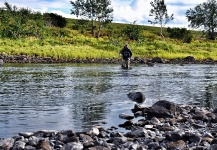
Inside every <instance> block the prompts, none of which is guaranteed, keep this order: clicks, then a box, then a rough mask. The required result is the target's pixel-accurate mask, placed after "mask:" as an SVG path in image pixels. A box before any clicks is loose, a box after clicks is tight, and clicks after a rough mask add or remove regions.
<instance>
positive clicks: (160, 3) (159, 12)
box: [148, 0, 174, 38]
mask: <svg viewBox="0 0 217 150" xmlns="http://www.w3.org/2000/svg"><path fill="white" fill-rule="evenodd" d="M150 4H151V6H152V7H153V8H152V9H151V10H150V14H149V16H155V18H154V21H151V20H148V22H150V23H151V24H160V35H161V36H162V37H163V38H164V36H163V26H165V25H166V24H167V23H168V22H169V21H170V20H173V19H174V18H173V14H172V15H171V16H169V15H168V14H167V7H166V4H165V3H164V0H154V2H153V1H152V2H150Z"/></svg>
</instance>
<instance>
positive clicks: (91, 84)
mask: <svg viewBox="0 0 217 150" xmlns="http://www.w3.org/2000/svg"><path fill="white" fill-rule="evenodd" d="M216 75H217V65H185V66H180V65H167V64H157V65H156V66H154V67H148V66H146V65H138V66H133V67H132V69H131V70H123V69H121V68H120V66H119V65H114V64H86V65H84V64H83V65H82V64H18V65H15V64H6V65H5V66H4V67H1V68H0V137H11V136H15V135H17V134H18V133H19V132H22V131H31V132H34V131H38V130H42V129H45V130H65V129H72V130H74V131H76V132H77V131H85V130H88V129H89V128H90V127H91V126H93V125H102V126H104V127H106V128H107V127H111V126H115V127H118V124H121V123H124V120H121V119H119V117H118V116H119V114H121V113H126V114H130V115H131V114H132V112H131V111H130V109H132V108H133V106H134V105H135V102H132V101H130V100H129V99H128V98H127V94H128V93H129V92H134V91H141V92H143V93H144V95H145V96H146V101H145V103H144V104H143V105H144V106H151V105H152V104H153V103H155V102H156V101H158V100H169V101H172V102H175V103H178V104H198V105H201V106H205V107H215V106H216V104H217V94H216V93H217V78H216ZM103 122H107V124H103ZM118 130H120V131H122V130H123V129H120V128H119V129H118Z"/></svg>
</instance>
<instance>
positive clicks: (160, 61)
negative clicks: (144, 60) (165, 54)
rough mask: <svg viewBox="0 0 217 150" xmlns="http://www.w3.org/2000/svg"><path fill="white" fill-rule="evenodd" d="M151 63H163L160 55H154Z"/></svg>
mask: <svg viewBox="0 0 217 150" xmlns="http://www.w3.org/2000/svg"><path fill="white" fill-rule="evenodd" d="M151 62H152V63H164V61H163V59H162V58H160V57H154V58H152V60H151Z"/></svg>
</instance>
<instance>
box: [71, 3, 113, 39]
mask: <svg viewBox="0 0 217 150" xmlns="http://www.w3.org/2000/svg"><path fill="white" fill-rule="evenodd" d="M70 3H71V4H72V9H71V14H74V15H76V16H77V17H78V16H80V17H81V18H82V19H86V20H91V32H92V34H93V36H95V32H94V30H95V28H96V26H95V24H94V23H96V24H97V37H99V36H100V33H101V29H102V27H103V26H105V25H106V24H108V23H110V22H112V20H113V15H112V12H113V9H112V8H111V7H109V6H110V5H111V1H110V0H76V1H75V2H73V1H70ZM83 17H84V18H83Z"/></svg>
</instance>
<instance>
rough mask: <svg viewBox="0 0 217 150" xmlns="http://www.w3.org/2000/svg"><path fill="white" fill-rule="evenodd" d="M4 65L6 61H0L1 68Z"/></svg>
mask: <svg viewBox="0 0 217 150" xmlns="http://www.w3.org/2000/svg"><path fill="white" fill-rule="evenodd" d="M3 65H4V61H3V60H2V59H0V67H1V66H3Z"/></svg>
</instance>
